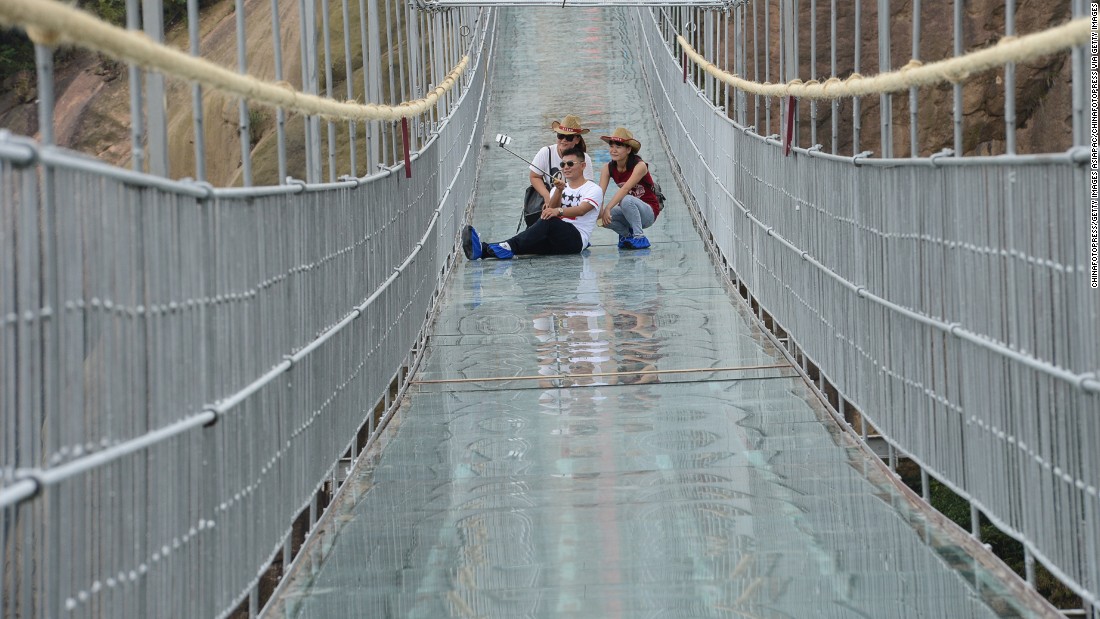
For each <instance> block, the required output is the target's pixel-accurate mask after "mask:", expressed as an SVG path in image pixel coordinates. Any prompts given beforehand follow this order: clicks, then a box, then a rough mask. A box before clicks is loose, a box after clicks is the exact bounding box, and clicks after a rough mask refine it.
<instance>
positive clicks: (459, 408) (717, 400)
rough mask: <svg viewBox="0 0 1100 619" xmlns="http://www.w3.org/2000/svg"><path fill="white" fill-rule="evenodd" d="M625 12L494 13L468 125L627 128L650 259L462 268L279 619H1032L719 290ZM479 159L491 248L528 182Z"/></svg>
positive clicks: (595, 149)
mask: <svg viewBox="0 0 1100 619" xmlns="http://www.w3.org/2000/svg"><path fill="white" fill-rule="evenodd" d="M622 11H623V9H615V10H606V9H603V10H601V9H579V8H574V9H563V10H558V9H504V10H502V11H501V14H500V22H499V25H498V40H497V47H498V49H499V50H500V51H499V52H498V58H497V59H496V61H495V74H494V77H493V80H494V82H493V88H494V94H493V103H492V107H491V109H490V114H489V126H488V127H487V129H486V132H485V133H486V135H487V136H492V135H495V134H497V133H507V134H509V135H511V136H512V137H513V138H515V141H514V142H513V149H514V150H516V151H517V152H519V153H522V154H528V155H533V154H534V152H535V151H536V150H537V149H538V148H540V147H543V146H545V145H547V144H549V143H550V142H551V141H552V140H553V135H554V134H553V133H552V132H551V131H550V130H549V125H550V123H551V121H553V120H559V119H560V118H561V117H562V116H564V115H565V114H569V113H575V114H578V115H580V116H581V118H582V119H583V121H584V123H585V124H586V125H587V126H591V127H593V131H592V133H590V134H588V136H586V137H587V141H588V146H589V149H590V152H591V154H592V155H593V157H594V158H595V159H596V160H597V161H598V162H602V161H606V159H607V150H606V148H604V145H603V143H602V142H600V141H599V139H598V136H599V135H600V134H606V133H609V132H610V131H611V130H612V129H614V128H615V127H616V126H627V127H629V128H630V129H631V130H632V131H634V133H635V135H636V136H637V137H638V138H639V139H640V140H641V141H642V143H643V150H642V155H643V156H644V157H645V158H646V159H647V161H649V162H650V163H651V166H652V167H653V168H654V169H655V170H656V171H657V173H658V175H659V178H660V179H661V180H662V181H663V184H664V186H665V188H666V193H667V194H668V195H669V205H668V207H667V210H666V212H664V213H662V215H661V217H660V218H659V219H658V221H657V223H656V224H655V225H654V226H653V227H652V228H650V229H649V231H648V232H649V237H650V239H651V240H652V241H653V248H652V249H650V250H643V251H621V250H618V249H616V247H615V242H616V240H617V239H616V237H615V235H614V234H613V233H612V232H610V231H607V230H603V229H597V230H596V231H595V233H594V236H593V246H592V247H591V248H590V249H588V250H586V251H585V252H584V254H582V255H580V256H566V257H547V258H522V259H516V260H512V261H505V262H497V261H480V262H465V261H461V262H460V264H459V265H458V267H457V268H456V270H455V272H454V274H453V276H452V279H451V281H450V283H449V286H448V289H447V292H446V296H445V298H444V301H443V303H444V305H443V307H442V308H441V312H440V314H439V317H438V320H437V321H436V323H435V324H434V325H433V331H432V333H433V334H432V337H431V339H430V342H429V349H428V351H427V353H426V357H425V359H424V361H423V363H422V365H421V367H420V369H419V371H418V372H417V374H416V375H415V376H414V381H413V386H412V388H411V389H410V391H409V394H408V396H407V398H406V400H405V402H403V404H402V406H401V408H400V410H399V411H398V412H397V414H396V415H395V416H394V419H393V421H391V422H390V425H389V426H388V427H387V429H386V431H385V432H384V436H383V438H382V440H381V441H379V444H378V445H376V448H375V449H373V450H372V451H371V452H370V453H369V454H368V455H367V456H366V457H364V458H362V461H361V463H360V466H359V467H358V468H357V469H356V470H355V471H353V472H352V473H351V477H350V478H349V480H348V482H347V486H346V487H345V491H344V492H343V493H342V494H341V495H340V497H339V499H338V500H337V501H336V502H335V503H334V504H333V505H332V506H331V507H330V510H331V512H330V513H331V516H330V517H328V518H326V519H325V520H323V521H322V523H321V525H320V526H321V527H322V529H321V532H320V533H319V534H318V535H317V536H316V538H315V540H314V541H313V542H312V543H311V544H310V545H309V546H307V548H306V549H305V550H304V551H303V552H304V553H305V556H304V557H303V559H302V560H301V561H300V563H299V566H298V568H297V570H296V571H295V572H294V573H292V575H291V578H292V580H291V581H290V584H289V586H288V587H287V588H286V591H285V593H284V595H283V596H282V597H281V598H280V599H279V600H278V601H277V603H276V604H275V605H274V606H273V612H271V613H270V614H271V615H273V616H287V617H311V618H327V617H333V618H337V617H339V618H344V617H413V618H426V619H428V618H430V619H438V618H443V617H464V618H473V617H481V618H507V619H512V618H521V617H532V618H534V617H594V618H616V617H647V618H648V617H653V618H657V617H669V618H671V617H685V618H686V617H742V618H745V617H747V618H753V617H759V618H788V617H796V618H806V617H814V618H816V617H826V618H831V617H838V618H839V617H875V618H891V617H898V618H902V617H904V618H907V619H908V618H913V617H932V618H952V619H955V618H968V617H1032V616H1039V615H1038V614H1037V613H1039V612H1041V611H1037V610H1034V608H1035V606H1034V601H1033V600H1031V599H1030V598H1028V597H1026V596H1024V597H1018V596H1017V595H1015V593H1016V590H1015V586H1016V584H1015V583H1013V582H1011V581H1008V580H1005V579H1003V578H1002V577H1001V574H1000V572H999V570H998V568H997V564H996V563H995V562H991V561H990V560H989V559H988V558H987V557H982V558H975V557H972V556H971V555H970V554H968V552H967V550H966V548H965V547H964V546H965V544H961V542H960V538H962V537H965V535H964V534H961V532H959V531H952V530H949V529H946V528H944V527H942V526H940V525H938V524H937V522H938V521H937V520H936V519H935V518H934V517H930V516H928V515H927V514H926V513H925V512H923V511H921V510H920V509H919V508H917V507H916V506H914V505H913V504H912V503H911V500H910V499H909V498H907V497H906V496H905V495H904V494H903V493H902V492H900V491H899V490H898V489H897V487H895V485H894V484H893V482H892V481H891V480H890V479H889V477H888V476H889V473H887V472H885V471H884V470H883V469H882V467H881V465H879V464H877V463H875V462H873V461H872V460H870V459H869V458H870V457H869V456H868V455H867V452H866V451H864V450H863V449H861V448H859V447H858V446H857V445H855V444H854V442H853V439H852V438H851V437H849V436H848V435H847V434H845V433H843V432H842V431H841V430H840V429H838V428H837V427H836V425H835V424H834V422H833V421H832V419H831V417H829V415H828V414H827V412H826V411H825V410H824V409H823V408H822V406H821V404H820V403H819V401H818V400H817V399H816V398H815V397H814V396H813V395H812V394H811V393H810V391H809V389H808V387H807V385H806V384H805V383H804V382H803V380H802V379H801V378H800V377H799V376H798V374H797V372H796V371H795V370H794V369H793V368H791V367H790V366H789V364H788V363H787V362H786V360H785V358H784V357H783V356H782V355H781V354H780V353H779V351H777V350H776V349H775V348H774V346H773V345H772V344H771V343H770V341H769V340H768V339H767V338H766V337H764V336H763V335H762V334H761V333H760V331H759V330H758V328H757V327H756V326H753V323H752V322H751V316H750V315H749V314H748V311H747V309H746V308H745V306H744V303H743V302H741V301H740V299H737V298H736V297H733V296H731V295H730V293H729V292H728V290H727V289H726V287H725V286H724V284H723V283H722V282H721V281H720V280H719V278H718V274H717V271H716V269H715V267H714V266H713V265H712V263H711V261H710V259H709V257H708V256H707V254H706V250H705V248H704V245H703V243H702V241H701V240H700V239H699V236H698V233H697V232H696V230H695V229H694V227H693V225H692V222H691V218H690V216H689V214H688V212H687V209H686V207H685V205H684V202H683V199H682V198H681V197H680V196H679V194H678V193H677V192H676V191H675V184H674V183H673V179H672V176H671V174H670V173H669V171H668V170H669V168H670V162H669V161H668V159H667V155H666V154H665V153H664V152H663V150H662V149H661V148H660V145H659V142H658V135H657V129H656V126H655V125H654V120H653V118H652V116H650V115H649V113H648V110H647V105H648V104H647V102H646V100H645V96H646V95H645V93H644V84H642V83H641V78H640V75H639V74H638V70H637V59H636V58H634V57H633V54H634V53H635V52H634V51H632V50H630V49H621V48H620V42H621V41H622V40H624V34H625V28H626V26H625V18H624V14H623V13H622ZM563 28H566V29H573V28H579V29H580V31H581V33H582V34H581V36H580V38H579V39H574V38H571V36H570V35H567V34H563V33H562V31H563ZM565 75H571V77H569V78H567V82H568V85H569V87H568V88H565V87H562V85H561V84H559V83H557V82H556V81H555V78H557V77H560V76H565ZM563 79H565V78H563ZM484 161H485V166H484V168H483V171H482V177H481V180H480V181H479V191H480V193H479V195H478V199H477V201H476V207H475V209H474V212H473V221H474V224H475V226H476V227H477V228H478V230H479V231H480V232H481V233H482V236H483V238H487V239H489V240H503V239H505V238H507V237H508V236H510V235H511V234H513V233H514V230H515V226H516V223H517V221H518V218H519V210H520V204H521V196H522V193H523V189H524V187H525V186H526V182H527V181H526V177H527V172H526V168H525V166H524V164H523V163H521V162H520V161H519V160H518V159H516V158H514V157H512V156H510V155H508V154H507V153H504V152H502V151H500V150H499V149H495V148H494V150H491V151H490V152H488V153H486V157H485V160H484Z"/></svg>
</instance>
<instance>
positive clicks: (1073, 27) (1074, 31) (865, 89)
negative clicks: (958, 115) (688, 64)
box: [676, 17, 1091, 99]
mask: <svg viewBox="0 0 1100 619" xmlns="http://www.w3.org/2000/svg"><path fill="white" fill-rule="evenodd" d="M1090 28H1091V25H1090V23H1089V19H1088V18H1087V17H1085V18H1081V19H1075V20H1073V21H1070V22H1067V23H1065V24H1062V25H1061V26H1056V27H1054V28H1050V29H1048V30H1044V31H1042V32H1036V33H1034V34H1029V35H1027V36H1022V37H1011V36H1010V37H1005V38H1003V39H1001V40H1000V41H999V42H998V43H997V44H996V45H994V46H992V47H987V48H985V49H980V50H978V51H975V52H971V53H969V54H966V55H965V56H957V57H955V58H948V59H946V60H940V61H937V62H933V63H929V64H922V63H921V62H920V61H919V60H910V61H909V64H907V65H905V66H904V67H902V68H901V69H898V70H897V71H891V72H889V73H880V74H878V75H875V76H872V77H864V76H862V75H860V74H858V73H854V74H852V75H851V76H849V77H848V78H847V79H844V80H841V79H840V78H837V77H830V78H829V79H827V80H825V81H824V82H819V81H818V80H810V81H808V82H803V81H802V80H797V79H796V80H791V81H790V82H787V83H786V84H771V83H768V82H765V83H763V84H762V83H760V82H753V81H749V80H746V79H743V78H741V77H738V76H737V75H735V74H732V73H727V72H725V71H723V70H721V69H719V68H718V67H716V66H715V65H714V64H713V63H711V62H708V61H707V60H706V59H705V58H703V56H702V55H700V54H699V52H697V51H695V49H694V48H693V47H692V46H691V44H690V43H688V42H687V40H686V39H684V37H682V36H679V35H677V37H676V40H677V42H678V43H679V44H680V47H682V48H683V49H684V53H686V54H687V56H688V57H689V58H690V59H691V60H692V61H693V62H694V63H695V64H697V65H699V66H700V67H702V68H703V69H704V70H705V71H706V72H707V73H709V74H711V75H713V76H714V77H715V78H717V79H718V80H719V81H721V82H724V83H726V84H729V85H730V86H733V87H734V88H739V89H741V90H744V91H745V92H749V93H752V94H756V95H764V96H768V97H785V96H788V95H791V96H795V97H798V98H800V99H839V98H840V97H859V96H863V95H871V94H881V93H887V92H899V91H903V90H908V89H909V88H910V87H913V86H930V85H933V84H940V83H943V82H952V83H957V82H961V81H964V80H966V79H967V78H968V77H970V76H971V75H972V74H974V73H980V72H982V71H988V70H990V69H993V68H996V67H1000V66H1004V65H1005V64H1007V63H1009V62H1024V61H1027V60H1031V59H1033V58H1039V57H1041V56H1047V55H1050V54H1053V53H1055V52H1060V51H1062V50H1065V49H1068V48H1071V47H1074V46H1077V45H1083V44H1085V43H1087V42H1088V40H1089V32H1090Z"/></svg>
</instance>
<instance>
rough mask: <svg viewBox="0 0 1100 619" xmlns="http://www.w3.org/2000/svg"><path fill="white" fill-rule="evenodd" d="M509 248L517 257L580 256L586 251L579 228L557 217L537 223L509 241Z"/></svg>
mask: <svg viewBox="0 0 1100 619" xmlns="http://www.w3.org/2000/svg"><path fill="white" fill-rule="evenodd" d="M508 246H509V247H511V248H512V252H513V253H515V254H516V255H517V256H519V255H521V254H542V255H544V256H556V255H561V254H579V253H581V250H582V249H584V247H583V246H582V243H581V233H580V232H578V231H577V228H576V227H575V226H573V224H571V223H569V222H567V221H563V220H561V219H559V218H557V217H552V218H550V219H540V220H538V221H536V222H535V223H533V224H531V227H530V228H528V229H526V230H524V231H523V232H520V233H519V234H517V235H515V236H513V237H512V238H510V239H508Z"/></svg>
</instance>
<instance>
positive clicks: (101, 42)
mask: <svg viewBox="0 0 1100 619" xmlns="http://www.w3.org/2000/svg"><path fill="white" fill-rule="evenodd" d="M0 25H2V26H7V27H18V28H22V29H23V30H25V31H26V32H27V36H29V37H30V38H31V40H32V41H34V42H35V43H39V44H42V45H50V46H57V45H69V44H71V45H77V46H80V47H84V48H86V49H90V50H92V51H95V52H99V53H101V54H103V55H105V56H108V57H110V58H113V59H115V60H119V61H122V62H126V63H132V64H135V65H138V66H141V67H144V68H146V69H152V70H156V71H160V72H162V73H164V74H166V75H171V76H174V77H179V78H182V79H185V80H190V81H194V82H198V83H200V84H202V85H203V86H207V87H209V88H213V89H215V90H220V91H223V92H228V93H231V94H235V95H238V96H240V97H243V98H245V99H248V100H249V101H252V102H255V103H261V104H265V105H270V106H271V107H281V108H283V109H285V110H289V111H294V112H299V113H302V114H309V115H319V116H324V117H326V118H329V119H333V120H360V121H362V120H400V119H402V118H412V117H414V116H417V115H418V114H423V113H424V112H426V111H428V110H429V109H431V108H432V107H433V106H434V105H435V104H436V102H437V101H438V100H439V97H441V96H442V95H443V93H445V92H447V91H448V90H450V89H451V88H452V87H454V85H455V83H456V82H457V80H458V76H459V75H461V74H462V72H463V71H464V70H465V69H466V65H467V64H468V63H469V61H470V58H469V56H463V57H462V60H461V61H459V63H458V64H457V65H455V68H454V69H451V72H450V73H448V74H447V77H446V78H445V79H444V80H443V81H442V83H440V84H439V86H437V87H435V89H433V90H432V92H430V93H428V95H427V96H426V97H424V98H423V99H416V100H414V101H406V102H404V103H399V104H397V105H378V104H374V103H368V104H361V103H357V102H355V101H346V102H342V101H336V100H334V99H327V98H325V97H319V96H317V95H310V94H306V93H303V92H300V91H297V90H295V89H294V88H293V87H291V86H290V85H289V84H287V83H286V82H278V83H276V82H266V81H264V80H261V79H258V78H255V77H252V76H251V75H243V74H241V73H236V72H234V71H230V70H229V69H226V68H224V67H221V66H219V65H216V64H214V63H212V62H210V61H208V60H204V59H202V58H196V57H194V56H191V55H189V54H185V53H183V52H181V51H179V50H176V49H173V48H171V47H167V46H164V45H160V44H158V43H156V42H154V41H153V40H152V39H150V38H149V37H148V36H146V35H145V34H144V33H142V32H138V31H135V30H126V29H123V28H119V27H117V26H112V25H111V24H108V23H106V22H104V21H102V20H100V19H98V18H96V17H95V16H93V15H90V14H88V13H85V12H84V11H81V10H79V9H76V8H73V7H71V6H68V5H66V4H62V3H61V2H57V1H56V0H0Z"/></svg>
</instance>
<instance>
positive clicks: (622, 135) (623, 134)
mask: <svg viewBox="0 0 1100 619" xmlns="http://www.w3.org/2000/svg"><path fill="white" fill-rule="evenodd" d="M600 139H601V140H603V141H604V142H607V143H608V144H626V145H627V146H629V147H630V150H631V152H633V153H634V154H635V155H637V154H638V151H640V150H642V143H641V142H639V141H638V140H635V139H634V134H633V133H631V132H630V131H629V130H627V129H624V128H622V127H619V128H618V129H616V130H614V131H612V132H611V135H601V136H600Z"/></svg>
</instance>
